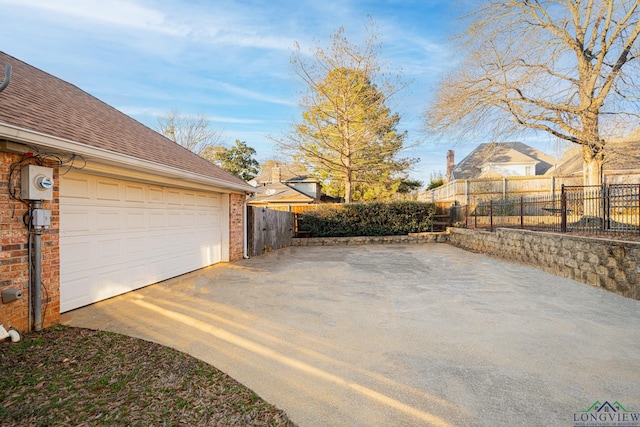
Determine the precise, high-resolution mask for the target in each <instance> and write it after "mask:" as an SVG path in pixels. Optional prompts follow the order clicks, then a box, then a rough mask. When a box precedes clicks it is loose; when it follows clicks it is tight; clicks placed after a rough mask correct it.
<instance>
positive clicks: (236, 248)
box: [229, 194, 246, 261]
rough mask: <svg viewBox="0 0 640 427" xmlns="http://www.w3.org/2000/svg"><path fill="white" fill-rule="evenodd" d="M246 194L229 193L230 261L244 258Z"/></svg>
mask: <svg viewBox="0 0 640 427" xmlns="http://www.w3.org/2000/svg"><path fill="white" fill-rule="evenodd" d="M245 200H246V197H245V195H244V194H230V195H229V261H238V260H241V259H242V258H244V201H245Z"/></svg>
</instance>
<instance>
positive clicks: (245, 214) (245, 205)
mask: <svg viewBox="0 0 640 427" xmlns="http://www.w3.org/2000/svg"><path fill="white" fill-rule="evenodd" d="M242 207H243V211H244V212H243V215H242V221H243V222H244V241H243V252H244V259H249V254H248V253H247V251H248V250H249V240H248V237H247V233H248V232H249V230H248V228H247V226H248V222H247V197H246V194H245V198H244V202H243V206H242Z"/></svg>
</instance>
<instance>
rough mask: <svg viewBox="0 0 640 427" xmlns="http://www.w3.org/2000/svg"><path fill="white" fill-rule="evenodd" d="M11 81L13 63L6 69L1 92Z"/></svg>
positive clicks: (0, 87) (0, 85)
mask: <svg viewBox="0 0 640 427" xmlns="http://www.w3.org/2000/svg"><path fill="white" fill-rule="evenodd" d="M10 81H11V65H9V64H7V65H6V67H5V69H4V80H3V81H2V83H0V92H2V91H3V90H4V89H5V88H6V87H7V86H9V82H10Z"/></svg>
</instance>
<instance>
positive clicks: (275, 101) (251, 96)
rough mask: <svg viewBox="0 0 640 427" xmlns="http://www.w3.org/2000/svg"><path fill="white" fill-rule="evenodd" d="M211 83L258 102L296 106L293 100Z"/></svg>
mask: <svg viewBox="0 0 640 427" xmlns="http://www.w3.org/2000/svg"><path fill="white" fill-rule="evenodd" d="M208 81H209V82H210V83H213V84H214V85H215V86H217V87H219V88H220V89H222V90H224V91H225V92H227V93H231V94H235V95H240V96H242V97H244V98H248V99H253V100H256V101H263V102H267V103H270V104H279V105H287V106H295V105H296V104H295V102H293V101H291V99H289V98H286V99H283V98H278V97H275V96H270V95H265V94H264V93H261V92H257V91H253V90H250V89H246V88H244V87H239V86H235V85H232V84H230V83H227V82H222V81H216V80H208Z"/></svg>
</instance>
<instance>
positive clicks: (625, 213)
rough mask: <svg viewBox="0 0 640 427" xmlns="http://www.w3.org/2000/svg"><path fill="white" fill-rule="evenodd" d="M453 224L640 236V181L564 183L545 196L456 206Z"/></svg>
mask: <svg viewBox="0 0 640 427" xmlns="http://www.w3.org/2000/svg"><path fill="white" fill-rule="evenodd" d="M451 220H452V223H453V224H454V225H457V226H462V227H468V228H489V229H491V230H493V229H494V228H496V227H517V228H526V229H532V230H549V231H558V232H584V233H589V234H634V235H638V236H640V184H612V185H603V186H591V187H590V186H562V188H561V191H560V193H556V194H550V195H548V196H544V197H535V198H527V197H521V198H517V199H506V200H491V201H488V202H479V203H476V204H473V205H469V206H453V207H452V208H451Z"/></svg>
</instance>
